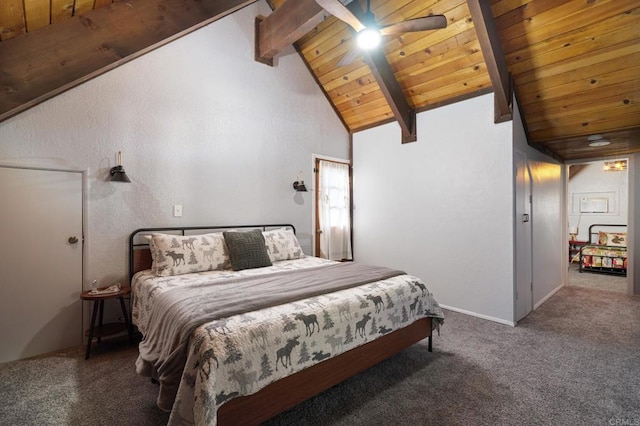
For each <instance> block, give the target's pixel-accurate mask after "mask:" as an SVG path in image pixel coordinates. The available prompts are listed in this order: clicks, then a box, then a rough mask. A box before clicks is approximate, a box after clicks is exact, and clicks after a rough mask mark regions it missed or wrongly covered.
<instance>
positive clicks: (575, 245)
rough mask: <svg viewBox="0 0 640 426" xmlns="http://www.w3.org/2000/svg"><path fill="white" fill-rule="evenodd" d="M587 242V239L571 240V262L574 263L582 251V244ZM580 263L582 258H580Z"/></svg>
mask: <svg viewBox="0 0 640 426" xmlns="http://www.w3.org/2000/svg"><path fill="white" fill-rule="evenodd" d="M586 244H587V241H578V240H569V263H573V259H574V258H575V257H576V255H577V254H578V253H580V249H581V248H582V246H584V245H586ZM578 263H580V259H578Z"/></svg>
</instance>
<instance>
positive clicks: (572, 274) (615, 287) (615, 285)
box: [567, 263, 627, 294]
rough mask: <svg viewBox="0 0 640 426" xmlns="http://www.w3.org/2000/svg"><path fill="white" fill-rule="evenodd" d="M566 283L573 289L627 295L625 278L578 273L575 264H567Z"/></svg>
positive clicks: (578, 267)
mask: <svg viewBox="0 0 640 426" xmlns="http://www.w3.org/2000/svg"><path fill="white" fill-rule="evenodd" d="M567 283H568V284H569V285H570V286H573V287H584V288H592V289H594V290H606V291H615V292H616V293H622V294H627V277H624V276H620V275H610V274H600V273H595V272H580V266H579V265H578V264H577V263H571V264H569V273H568V275H567Z"/></svg>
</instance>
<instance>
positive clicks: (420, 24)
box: [316, 0, 447, 66]
mask: <svg viewBox="0 0 640 426" xmlns="http://www.w3.org/2000/svg"><path fill="white" fill-rule="evenodd" d="M355 1H358V0H355ZM316 3H318V5H320V7H322V8H323V9H324V10H326V11H327V12H329V13H330V14H332V15H333V16H335V17H336V18H338V19H340V20H341V21H344V22H345V23H347V24H348V25H349V26H351V27H352V28H353V29H354V30H355V31H356V33H357V36H356V41H357V44H358V47H359V48H360V49H364V50H370V49H373V48H375V47H377V46H378V45H379V44H380V41H381V38H382V37H384V36H387V35H394V34H399V33H406V32H418V31H427V30H436V29H440V28H446V27H447V18H446V17H445V16H444V15H431V16H424V17H422V18H415V19H409V20H406V21H402V22H397V23H395V24H390V25H379V24H378V22H377V21H376V17H375V15H374V14H373V12H371V4H370V0H367V11H366V12H365V13H364V15H363V16H362V19H358V18H357V17H356V16H355V15H354V14H353V13H352V12H351V11H350V10H349V9H348V8H347V7H346V6H345V5H343V4H342V3H340V0H316ZM359 54H360V50H358V49H351V50H350V51H349V52H348V53H347V54H346V55H345V56H344V57H343V58H342V59H341V60H340V62H338V66H344V65H349V64H350V63H351V62H353V61H354V60H355V59H356V57H357V56H358V55H359Z"/></svg>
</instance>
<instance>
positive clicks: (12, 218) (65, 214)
mask: <svg viewBox="0 0 640 426" xmlns="http://www.w3.org/2000/svg"><path fill="white" fill-rule="evenodd" d="M83 178H84V176H83V173H82V172H77V171H60V170H48V169H33V168H22V167H10V166H0V199H2V205H3V208H2V209H0V234H2V236H3V241H5V243H4V244H2V245H0V259H1V260H0V268H2V273H3V283H2V285H1V286H0V341H2V345H0V362H7V361H12V360H15V359H21V358H27V357H31V356H35V355H39V354H42V353H46V352H51V351H55V350H58V349H64V348H68V347H72V346H77V345H80V344H81V343H82V303H81V301H80V293H81V292H82V265H83V180H84V179H83Z"/></svg>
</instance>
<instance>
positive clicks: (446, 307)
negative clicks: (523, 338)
mask: <svg viewBox="0 0 640 426" xmlns="http://www.w3.org/2000/svg"><path fill="white" fill-rule="evenodd" d="M440 307H441V308H443V309H447V310H449V311H454V312H459V313H461V314H465V315H469V316H472V317H477V318H482V319H484V320H489V321H493V322H497V323H500V324H504V325H510V326H511V327H515V325H516V323H514V322H513V321H507V320H503V319H501V318H495V317H490V316H489V315H483V314H478V313H476V312H471V311H466V310H464V309H459V308H454V307H453V306H447V305H442V304H441V305H440ZM444 320H445V323H446V321H447V317H445V318H444Z"/></svg>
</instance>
